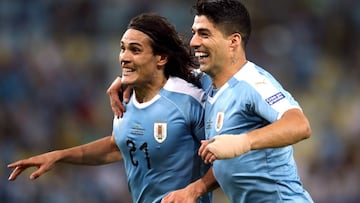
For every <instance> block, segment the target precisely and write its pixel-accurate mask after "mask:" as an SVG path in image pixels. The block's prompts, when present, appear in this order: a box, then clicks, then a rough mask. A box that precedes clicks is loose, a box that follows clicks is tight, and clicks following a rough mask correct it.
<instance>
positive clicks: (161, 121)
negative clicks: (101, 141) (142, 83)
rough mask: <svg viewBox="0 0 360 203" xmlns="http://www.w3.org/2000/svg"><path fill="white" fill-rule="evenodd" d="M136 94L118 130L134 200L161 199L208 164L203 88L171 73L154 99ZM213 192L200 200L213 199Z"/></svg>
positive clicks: (152, 202)
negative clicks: (203, 149) (202, 150)
mask: <svg viewBox="0 0 360 203" xmlns="http://www.w3.org/2000/svg"><path fill="white" fill-rule="evenodd" d="M134 96H135V95H133V96H132V98H131V99H130V102H129V103H128V104H127V105H126V112H125V114H124V116H123V118H120V119H118V118H115V119H114V123H113V133H114V136H115V141H116V143H117V145H118V147H119V149H120V151H121V153H122V156H123V159H124V164H125V171H126V175H127V179H128V186H129V190H130V193H131V196H132V199H133V202H134V203H135V202H136V203H157V202H160V201H161V199H162V198H163V196H164V195H166V194H167V193H169V192H171V191H173V190H177V189H181V188H184V187H185V186H187V185H188V184H190V183H191V182H193V181H195V180H197V179H199V178H201V177H202V176H203V175H204V174H205V173H206V171H207V170H208V166H206V165H205V164H204V163H203V161H202V160H201V158H200V157H199V156H198V155H197V152H198V148H199V146H200V140H202V139H205V134H204V123H203V116H204V102H205V95H204V92H203V91H202V90H201V89H199V88H196V87H195V86H193V85H192V84H190V83H187V82H185V81H184V80H182V79H179V78H175V77H170V78H169V79H168V81H167V83H166V84H165V86H164V87H163V88H162V89H161V90H160V92H159V93H158V95H156V96H155V97H154V98H153V99H152V100H151V101H149V102H144V103H138V102H137V101H136V99H135V97H134ZM211 199H212V194H211V193H209V194H207V195H204V196H202V197H201V199H200V200H199V201H198V202H199V203H210V202H211Z"/></svg>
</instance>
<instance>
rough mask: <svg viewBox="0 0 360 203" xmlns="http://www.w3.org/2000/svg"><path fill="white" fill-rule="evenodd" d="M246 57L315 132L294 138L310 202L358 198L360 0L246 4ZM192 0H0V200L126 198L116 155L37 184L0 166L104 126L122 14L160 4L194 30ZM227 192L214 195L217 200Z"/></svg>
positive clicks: (83, 138)
mask: <svg viewBox="0 0 360 203" xmlns="http://www.w3.org/2000/svg"><path fill="white" fill-rule="evenodd" d="M243 2H244V4H245V5H246V6H247V7H248V8H249V11H250V14H251V17H252V24H253V32H252V36H251V38H250V42H249V45H248V48H247V57H248V59H249V60H251V61H253V62H255V63H257V64H258V65H260V66H263V67H264V68H266V69H267V70H269V71H270V72H271V73H273V75H274V76H275V77H276V78H277V79H278V80H279V81H280V82H281V83H282V84H283V86H284V87H285V88H286V89H288V90H289V91H290V92H291V93H292V94H293V96H294V97H295V98H296V99H297V100H298V101H299V102H300V104H301V105H302V107H303V110H304V112H305V113H306V115H307V116H308V117H309V119H310V122H311V125H312V130H313V135H312V137H311V138H310V139H308V140H306V141H303V142H301V143H298V144H296V145H295V146H294V148H295V157H296V161H297V164H298V168H299V173H300V175H301V179H302V181H303V183H304V185H305V188H306V189H307V190H309V192H310V193H311V195H312V197H313V198H314V200H315V202H317V203H344V202H346V203H355V202H359V199H360V194H359V188H360V88H359V87H360V84H359V83H360V77H359V76H360V39H359V36H360V1H356V0H341V1H340V0H311V1H310V0H305V1H304V0H293V1H288V0H278V1H269V0H244V1H243ZM192 4H193V1H189V0H187V1H184V0H177V1H165V0H153V1H149V0H132V1H125V0H103V1H96V0H61V1H60V0H53V1H48V0H32V1H29V0H1V1H0V161H1V163H2V165H1V167H0V199H1V202H3V203H32V202H34V203H35V202H36V203H70V202H78V203H80V202H87V203H98V202H101V203H115V202H117V203H130V202H131V200H130V198H129V195H128V189H127V185H126V178H125V175H124V170H123V165H122V163H116V164H112V165H107V166H99V167H85V166H66V165H58V166H57V167H56V168H54V169H53V170H52V171H50V172H48V173H47V174H46V175H44V176H42V177H41V178H40V179H38V180H36V181H30V180H29V179H28V176H29V174H30V172H32V171H33V170H29V171H27V172H26V173H25V174H24V175H22V176H20V177H19V178H18V179H17V180H16V181H15V182H8V181H7V178H8V175H9V174H10V172H11V171H10V170H9V169H7V167H6V165H7V164H8V163H10V162H13V161H15V160H18V159H22V158H26V157H29V156H32V155H35V154H39V153H43V152H47V151H50V150H54V149H61V148H66V147H71V146H75V145H79V144H83V143H86V142H89V141H92V140H95V139H97V138H100V137H102V136H105V135H109V134H110V133H111V130H112V119H113V114H112V112H111V108H110V105H109V99H108V97H107V95H106V93H105V91H106V89H107V87H108V86H109V85H110V84H111V82H112V81H113V79H114V78H115V77H116V75H118V74H119V73H120V70H119V64H118V54H119V41H120V38H121V35H122V33H123V32H124V31H125V27H126V25H127V23H128V21H129V20H130V18H131V17H133V16H135V15H137V14H139V13H141V12H150V11H151V12H157V13H159V14H161V15H163V16H165V17H167V18H168V19H169V20H170V21H171V22H172V23H174V24H175V25H176V28H177V30H178V31H179V32H180V33H181V34H184V35H185V36H187V37H188V38H190V37H191V30H190V26H191V25H192V21H193V16H192V14H191V12H190V8H191V5H192ZM224 202H226V198H225V197H224V196H223V193H222V192H221V191H220V190H217V191H216V194H215V203H224Z"/></svg>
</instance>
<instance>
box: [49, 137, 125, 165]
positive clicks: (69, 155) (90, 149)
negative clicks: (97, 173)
mask: <svg viewBox="0 0 360 203" xmlns="http://www.w3.org/2000/svg"><path fill="white" fill-rule="evenodd" d="M55 153H57V156H58V162H62V163H70V164H82V165H101V164H108V163H112V162H115V161H119V160H121V159H122V157H121V153H120V151H119V150H118V148H117V146H116V144H115V142H114V140H113V137H112V136H108V137H104V138H102V139H99V140H96V141H93V142H90V143H88V144H84V145H80V146H76V147H72V148H68V149H64V150H57V151H55Z"/></svg>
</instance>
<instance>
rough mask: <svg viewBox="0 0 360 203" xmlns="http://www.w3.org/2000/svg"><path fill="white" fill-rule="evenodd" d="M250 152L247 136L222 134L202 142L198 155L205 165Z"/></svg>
mask: <svg viewBox="0 0 360 203" xmlns="http://www.w3.org/2000/svg"><path fill="white" fill-rule="evenodd" d="M250 150H251V142H250V139H249V136H248V135H247V134H240V135H227V134H224V135H217V136H215V137H213V138H212V139H210V140H208V141H205V142H202V145H201V146H200V149H199V154H200V156H201V158H202V159H203V160H204V161H205V163H207V162H212V161H214V160H215V159H231V158H234V157H236V156H240V155H242V154H244V153H246V152H248V151H250Z"/></svg>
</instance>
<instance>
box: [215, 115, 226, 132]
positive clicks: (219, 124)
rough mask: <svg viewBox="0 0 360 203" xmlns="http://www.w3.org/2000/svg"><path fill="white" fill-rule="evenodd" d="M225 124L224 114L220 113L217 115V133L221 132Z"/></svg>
mask: <svg viewBox="0 0 360 203" xmlns="http://www.w3.org/2000/svg"><path fill="white" fill-rule="evenodd" d="M223 124H224V112H218V113H217V115H216V122H215V131H216V132H219V131H220V130H221V129H222V127H223Z"/></svg>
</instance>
